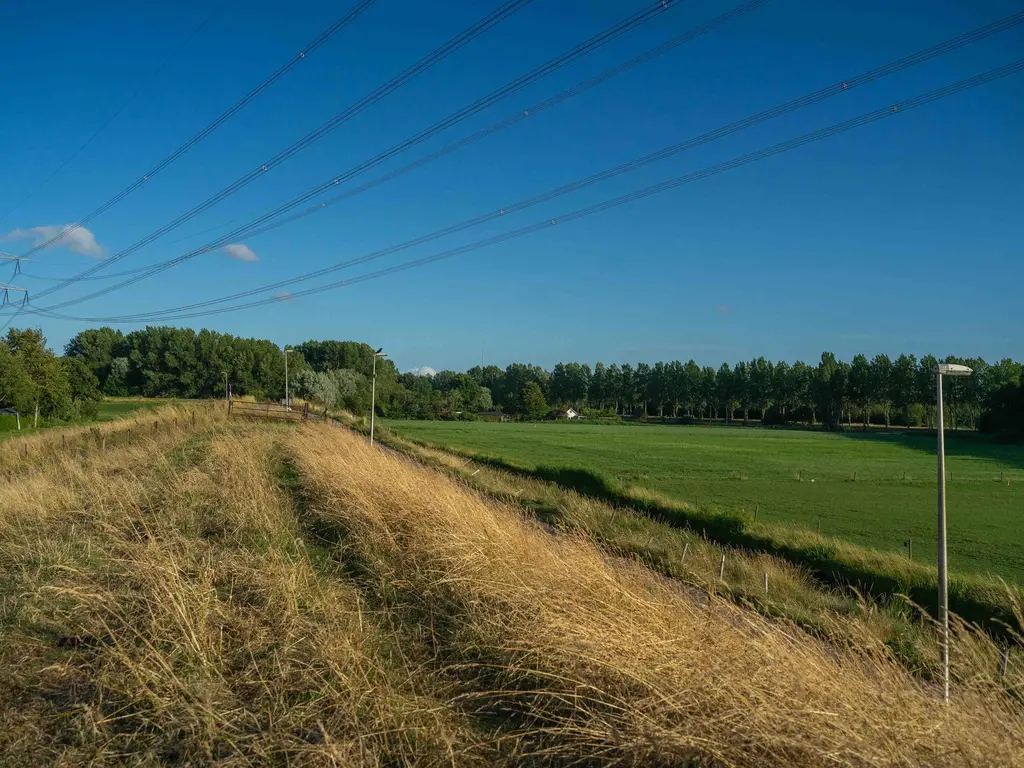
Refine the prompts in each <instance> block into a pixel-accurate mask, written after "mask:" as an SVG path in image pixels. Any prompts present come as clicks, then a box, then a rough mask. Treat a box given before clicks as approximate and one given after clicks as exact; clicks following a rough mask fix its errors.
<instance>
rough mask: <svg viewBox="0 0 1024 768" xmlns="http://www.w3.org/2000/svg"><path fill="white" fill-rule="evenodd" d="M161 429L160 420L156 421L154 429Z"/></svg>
mask: <svg viewBox="0 0 1024 768" xmlns="http://www.w3.org/2000/svg"><path fill="white" fill-rule="evenodd" d="M159 429H160V422H159V421H154V422H153V431H154V432H156V431H157V430H159Z"/></svg>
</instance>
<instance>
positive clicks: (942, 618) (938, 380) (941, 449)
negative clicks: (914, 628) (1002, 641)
mask: <svg viewBox="0 0 1024 768" xmlns="http://www.w3.org/2000/svg"><path fill="white" fill-rule="evenodd" d="M971 373H973V371H972V370H971V369H970V368H968V367H967V366H966V365H958V364H956V363H938V364H937V365H936V366H935V424H936V427H937V429H936V431H937V433H938V451H937V453H938V455H939V541H938V544H939V547H938V549H939V634H940V637H939V652H940V654H941V656H942V698H943V699H944V700H945V701H949V570H948V568H947V564H946V430H945V425H944V423H943V416H942V377H943V376H970V375H971Z"/></svg>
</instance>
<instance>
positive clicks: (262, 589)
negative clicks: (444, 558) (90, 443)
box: [0, 414, 492, 766]
mask: <svg viewBox="0 0 1024 768" xmlns="http://www.w3.org/2000/svg"><path fill="white" fill-rule="evenodd" d="M165 416H166V414H165ZM153 419H154V417H152V416H151V417H149V418H147V419H146V421H149V423H150V425H151V424H152V421H153ZM121 426H122V427H123V426H124V425H121ZM191 428H192V427H191V419H188V420H182V422H181V423H179V427H178V428H177V430H174V429H170V428H169V429H166V430H158V431H156V432H155V433H154V432H147V434H146V435H145V436H141V435H136V436H135V437H134V438H133V440H132V442H131V443H130V444H129V443H118V444H117V445H116V446H114V447H111V448H110V449H109V450H107V451H105V452H100V451H92V452H90V453H88V454H86V455H85V456H82V455H79V454H77V453H74V452H67V451H65V452H61V451H59V450H57V451H53V452H52V453H46V452H43V451H38V452H36V453H30V460H31V461H34V462H36V463H37V465H38V467H37V468H38V469H39V470H40V471H36V470H33V471H25V472H21V473H19V474H18V476H16V477H14V478H12V479H10V480H9V481H8V483H7V485H6V486H5V489H4V493H3V494H0V567H2V568H3V571H4V575H5V578H4V582H3V583H4V588H3V595H2V603H0V665H2V668H3V669H4V674H3V675H2V676H0V763H2V764H9V765H43V764H71V765H77V764H90V765H92V764H98V765H106V764H109V765H114V764H116V765H121V764H157V763H176V764H188V765H203V764H211V763H225V764H257V765H265V764H291V763H296V762H298V763H302V764H312V765H343V766H351V765H362V766H380V765H396V764H403V765H437V764H447V765H451V764H469V763H480V764H484V763H486V762H489V761H488V760H486V759H485V757H484V756H485V755H488V754H492V753H491V752H488V747H487V746H486V743H485V742H486V740H485V739H484V738H483V737H482V736H481V732H480V731H479V730H478V729H475V728H471V727H470V726H469V725H468V724H467V723H466V722H465V720H464V718H463V717H462V716H461V715H460V714H459V713H458V712H457V711H456V710H455V709H453V708H452V707H451V706H450V705H449V704H448V703H447V702H446V698H447V697H445V696H444V695H443V694H444V690H445V689H444V688H443V687H442V686H440V684H439V683H437V681H435V679H434V678H433V676H432V675H431V674H429V673H428V672H426V671H424V670H422V669H420V668H419V666H418V665H417V663H415V662H414V661H410V660H408V659H407V657H406V656H405V654H404V653H403V651H402V649H401V647H400V646H399V645H398V644H397V643H396V642H395V640H394V638H393V637H392V636H391V635H390V634H389V633H387V632H386V631H385V630H383V629H381V625H382V622H381V621H379V620H378V618H377V617H376V616H375V615H374V614H373V612H372V610H370V609H369V608H368V607H367V606H366V605H365V604H364V603H363V602H362V601H361V599H360V596H359V594H358V592H357V591H356V590H355V588H354V587H353V585H352V583H351V582H350V581H349V580H347V579H346V578H345V576H344V573H343V572H342V571H341V570H340V568H339V565H338V564H337V563H335V562H333V561H332V560H331V559H330V558H328V557H327V556H326V554H325V553H324V552H322V551H320V550H319V549H317V548H316V547H315V546H312V545H310V544H309V543H308V542H307V539H306V537H305V535H304V532H303V529H302V527H301V525H300V522H299V520H298V518H297V517H296V515H295V511H294V509H293V507H292V505H291V503H290V499H289V496H288V494H286V493H284V492H283V491H282V490H281V483H282V477H281V476H280V469H281V468H280V464H279V461H278V459H277V457H276V455H275V453H274V450H273V440H274V435H275V434H276V432H275V431H274V430H273V429H270V428H266V427H260V426H238V425H231V426H229V427H221V429H220V430H218V432H217V433H216V434H214V435H213V436H210V435H204V434H202V433H201V432H192V431H191ZM58 445H59V441H58ZM33 457H35V458H33ZM19 460H20V457H19ZM42 470H45V471H42ZM384 623H386V622H384Z"/></svg>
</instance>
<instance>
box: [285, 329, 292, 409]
mask: <svg viewBox="0 0 1024 768" xmlns="http://www.w3.org/2000/svg"><path fill="white" fill-rule="evenodd" d="M291 351H292V350H291V349H290V348H289V347H288V346H287V345H285V348H284V407H285V410H291V407H292V400H291V398H290V397H288V353H289V352H291Z"/></svg>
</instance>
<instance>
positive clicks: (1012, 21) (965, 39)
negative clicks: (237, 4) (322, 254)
mask: <svg viewBox="0 0 1024 768" xmlns="http://www.w3.org/2000/svg"><path fill="white" fill-rule="evenodd" d="M741 8H742V7H741ZM737 10H739V9H737ZM1021 23H1024V12H1019V13H1016V14H1011V15H1010V16H1007V17H1004V18H1002V19H999V20H997V21H995V22H992V23H991V24H987V25H985V26H982V27H980V28H978V29H976V30H973V31H970V32H967V33H964V34H962V35H959V36H957V37H954V38H951V39H949V40H946V41H944V42H942V43H938V44H936V45H934V46H931V47H929V48H925V49H923V50H921V51H918V52H916V53H914V54H911V55H909V56H906V57H904V58H902V59H899V60H897V61H894V62H890V63H888V64H885V65H882V66H880V67H877V68H875V69H873V70H870V71H868V72H866V73H863V74H861V75H858V76H856V77H853V78H848V79H847V80H843V81H839V82H837V83H835V84H833V85H831V86H828V87H826V88H823V89H820V90H818V91H815V92H813V93H811V94H807V95H806V96H803V97H800V98H797V99H794V100H792V101H789V102H786V103H784V104H782V105H779V106H777V107H775V108H772V109H769V110H766V111H764V112H761V113H758V114H756V115H753V116H751V117H748V118H745V119H743V120H739V121H737V122H735V123H732V124H729V125H727V126H724V127H722V128H719V129H715V130H713V131H710V132H708V133H705V134H702V135H701V136H698V137H695V138H692V139H689V140H687V141H684V142H681V143H680V144H676V145H673V146H671V147H668V148H665V149H663V150H660V151H659V152H656V153H652V154H651V155H647V156H644V157H642V158H638V159H636V160H633V161H630V162H628V163H625V164H622V165H620V166H616V167H615V168H612V169H608V170H606V171H602V172H600V173H598V174H594V175H592V176H590V177H587V178H585V179H582V180H580V181H577V182H573V183H572V184H570V185H566V186H563V187H559V188H557V189H555V190H551V191H549V192H547V193H544V194H542V195H538V196H535V197H533V198H528V199H527V200H525V201H521V202H520V203H516V204H514V205H511V206H506V207H505V208H503V209H499V210H498V211H494V212H491V213H489V214H484V215H483V216H480V217H477V218H475V219H471V220H469V221H468V222H463V223H462V224H458V225H454V226H453V227H449V228H447V229H445V230H441V231H440V232H439V233H435V234H434V235H430V236H426V237H425V238H420V239H417V240H415V241H411V242H410V243H409V244H403V246H401V247H398V248H396V249H387V250H386V251H384V252H381V253H379V254H377V255H374V256H373V258H378V257H379V256H381V255H386V254H388V253H393V252H394V251H395V250H401V249H402V248H405V247H409V246H411V245H417V244H420V243H422V242H425V241H426V240H432V239H436V238H437V237H440V236H443V235H446V234H452V233H454V232H457V231H460V230H462V229H465V228H467V227H469V226H475V225H477V224H481V223H484V222H486V221H489V220H491V219H493V218H496V217H497V216H500V215H505V214H507V213H511V212H514V211H516V210H522V209H523V208H526V207H529V206H532V205H536V204H538V203H541V202H544V201H546V200H550V199H552V198H554V197H558V196H560V195H563V194H567V193H568V192H572V191H576V190H578V189H581V188H583V187H585V186H589V185H591V184H595V183H597V182H599V181H603V180H606V179H609V178H612V177H613V176H617V175H619V174H621V173H625V172H627V171H630V170H634V169H635V168H638V167H640V166H642V165H646V164H649V163H652V162H656V161H658V160H661V159H664V158H665V157H668V156H669V155H672V154H676V153H678V152H682V151H685V150H688V149H692V148H693V147H695V146H699V145H700V144H704V143H707V142H709V141H713V140H715V139H718V138H722V137H723V136H726V135H728V134H730V133H734V132H736V131H739V130H743V129H745V128H748V127H751V126H753V125H756V124H757V123H760V122H763V121H765V120H768V119H772V118H774V117H778V116H780V115H783V114H786V113H787V112H791V111H793V110H795V109H799V108H802V107H805V106H808V105H810V104H813V103H816V102H818V101H821V100H823V99H825V98H828V97H830V96H834V95H836V94H839V93H843V92H845V91H848V90H850V89H852V88H854V87H857V86H859V85H864V84H866V83H868V82H871V81H873V80H876V79H879V78H881V77H885V76H887V75H890V74H894V73H896V72H899V71H901V70H903V69H906V68H908V67H910V66H914V65H916V64H920V63H922V62H924V61H927V60H929V59H932V58H934V57H936V56H939V55H942V54H945V53H948V52H950V51H952V50H955V49H957V48H960V47H963V46H965V45H968V44H970V43H973V42H976V41H978V40H981V39H984V38H985V37H988V36H991V35H993V34H996V33H998V32H1002V31H1004V30H1006V29H1010V28H1011V27H1014V26H1017V25H1019V24H1021ZM574 50H575V49H574ZM545 66H547V65H545ZM524 77H526V76H524ZM598 77H601V76H598ZM499 90H500V89H499ZM571 90H572V89H570V91H571ZM562 95H564V94H560V95H559V96H556V97H553V99H555V100H557V99H559V98H561V96H562ZM485 98H486V97H485ZM542 104H543V103H542ZM529 111H530V110H525V111H524V115H525V112H529ZM442 122H444V121H442ZM496 125H498V124H496ZM492 127H493V126H492ZM428 130H429V129H428ZM484 130H485V131H487V130H489V129H484ZM470 138H472V137H470ZM456 144H458V142H456ZM398 146H401V145H398ZM453 146H455V145H453ZM392 149H394V148H392ZM391 151H392V150H388V151H387V152H386V153H382V155H383V154H388V153H390V152H391ZM445 151H446V150H441V152H442V153H443V152H445ZM382 155H379V156H378V157H381V156H382ZM428 157H429V156H428ZM375 159H376V158H375ZM375 159H373V160H370V161H367V162H366V163H363V164H362V165H360V166H357V167H356V168H355V169H352V170H351V171H349V172H346V174H343V175H342V176H343V177H350V176H351V175H354V172H355V171H357V170H359V169H362V168H364V167H367V166H369V165H370V164H372V163H373V162H374V160H375ZM414 165H415V164H414ZM399 171H402V169H399ZM339 178H340V177H339ZM387 178H388V176H385V177H382V179H387ZM376 183H379V181H375V182H371V183H370V184H369V185H368V186H367V185H364V187H359V188H356V189H355V190H349V191H348V192H343V193H342V194H341V195H339V196H338V197H336V198H334V199H332V200H331V201H330V203H327V202H324V203H318V204H316V205H314V206H313V207H311V208H309V209H306V210H305V211H302V212H300V213H298V214H295V215H293V216H291V217H288V218H286V219H282V220H279V221H278V222H274V223H270V224H267V225H266V226H263V227H261V226H260V225H261V224H263V223H264V222H267V221H270V220H271V219H272V218H273V217H274V216H275V215H279V214H280V213H283V212H287V211H288V210H289V209H291V208H294V207H296V206H297V205H298V204H300V203H302V202H306V201H308V200H309V199H312V198H313V197H315V196H316V195H317V194H319V193H322V192H323V191H324V190H325V189H329V188H330V187H332V186H333V182H328V183H326V184H323V185H320V186H318V187H315V188H313V189H312V190H310V191H309V192H307V193H303V194H302V195H300V196H299V197H297V198H294V199H293V200H292V201H290V202H289V203H286V204H285V205H282V206H279V207H278V208H276V209H274V210H273V211H271V212H268V213H267V214H264V215H263V216H261V217H259V218H258V219H256V220H255V221H254V222H250V223H249V224H246V225H244V226H242V227H240V228H238V229H236V230H234V231H232V232H230V233H228V234H227V235H224V236H222V237H220V238H218V239H216V240H214V241H212V242H211V243H208V244H206V245H204V246H202V247H200V248H197V249H195V250H193V251H190V252H188V253H186V254H184V255H182V256H178V257H175V258H174V259H170V260H168V261H166V262H163V263H161V264H156V265H153V266H151V267H149V268H148V269H147V271H145V273H142V274H140V275H139V276H136V277H133V278H131V279H129V280H126V281H124V282H122V283H119V284H117V285H114V286H109V287H107V288H104V289H101V290H99V291H94V292H93V293H90V294H87V295H85V296H82V297H79V298H77V299H72V300H69V301H65V302H62V303H59V304H56V305H52V306H50V307H47V308H46V309H49V310H54V309H63V308H64V307H67V306H72V305H74V304H78V303H81V302H84V301H87V300H89V299H93V298H97V297H99V296H103V295H106V294H107V293H110V292H112V291H114V290H119V289H120V288H122V287H127V286H128V285H132V284H134V283H137V282H139V281H141V280H143V279H146V278H147V277H150V276H152V275H154V274H157V273H159V272H161V271H164V270H166V269H169V268H170V267H172V266H176V265H177V264H180V263H182V262H184V261H187V260H189V259H192V258H195V257H196V256H199V255H201V254H203V253H208V252H209V251H211V250H213V249H215V248H217V247H220V246H221V245H224V244H225V243H229V242H232V241H237V240H238V239H240V238H243V237H249V236H253V235H257V234H261V233H263V232H266V231H269V230H270V229H274V228H276V227H278V226H281V225H283V224H285V223H288V222H290V221H294V220H296V219H298V218H302V217H303V216H306V215H309V214H312V213H315V212H317V211H318V210H322V209H323V208H324V207H326V205H328V204H333V203H334V202H337V201H339V200H340V199H343V198H345V197H348V196H350V195H351V194H357V193H358V192H359V191H363V190H364V189H366V188H369V186H373V185H374V184H376ZM363 260H364V259H361V260H359V262H357V263H361V262H362V261H363ZM345 266H351V264H344V265H339V266H335V267H329V268H327V269H326V271H333V270H335V269H341V268H344V267H345ZM324 271H325V270H321V271H319V272H317V273H313V275H312V276H319V275H320V274H323V273H324ZM303 279H306V277H305V276H304V277H300V278H296V279H293V280H291V281H286V282H298V281H300V280H303ZM274 287H280V286H279V285H275V286H274ZM261 290H265V289H254V290H253V291H250V292H246V293H247V295H252V294H253V293H258V292H260V291H261ZM231 298H232V297H229V298H228V299H225V300H231ZM215 303H216V302H215Z"/></svg>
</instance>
